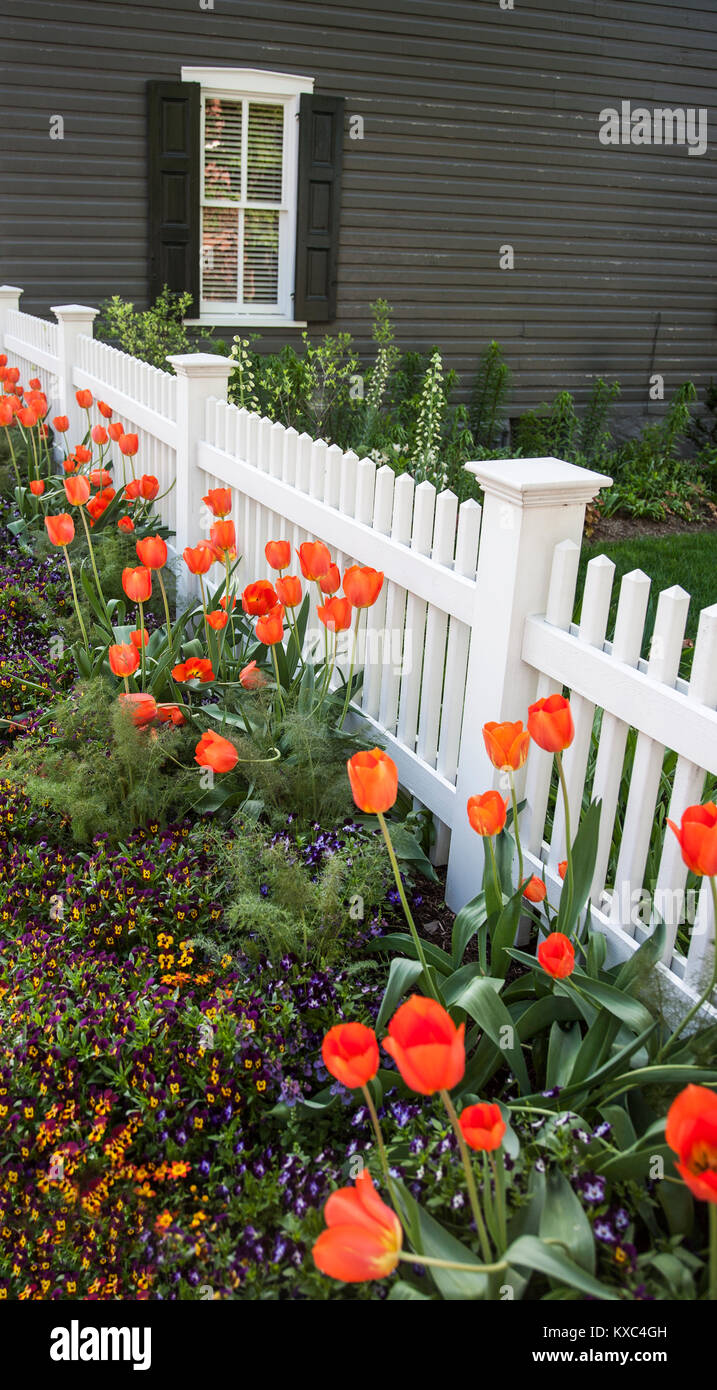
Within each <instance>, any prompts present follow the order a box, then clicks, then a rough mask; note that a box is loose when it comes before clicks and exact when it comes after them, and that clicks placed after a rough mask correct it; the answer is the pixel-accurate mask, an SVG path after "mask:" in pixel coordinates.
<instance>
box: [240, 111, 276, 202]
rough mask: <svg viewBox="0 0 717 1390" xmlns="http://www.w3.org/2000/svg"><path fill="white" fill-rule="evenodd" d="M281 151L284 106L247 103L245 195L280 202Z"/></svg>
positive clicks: (253, 199)
mask: <svg viewBox="0 0 717 1390" xmlns="http://www.w3.org/2000/svg"><path fill="white" fill-rule="evenodd" d="M283 152H284V108H283V106H264V105H263V103H260V102H254V101H252V102H250V103H249V143H248V154H247V165H248V170H247V198H248V200H249V202H254V203H280V202H281V181H282V167H283Z"/></svg>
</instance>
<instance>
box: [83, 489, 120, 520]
mask: <svg viewBox="0 0 717 1390" xmlns="http://www.w3.org/2000/svg"><path fill="white" fill-rule="evenodd" d="M114 495H115V490H114V488H112V487H106V488H103V489H102V492H97V493H96V494H95V496H94V497H91V498H90V500H89V502H88V503H87V510H88V512H89V514H90V516H91V517H92V519H93V521H96V520H97V518H98V517H100V516H102V513H103V512H106V511H107V508H108V507H109V505H110V502H111V501H112V498H113V497H114Z"/></svg>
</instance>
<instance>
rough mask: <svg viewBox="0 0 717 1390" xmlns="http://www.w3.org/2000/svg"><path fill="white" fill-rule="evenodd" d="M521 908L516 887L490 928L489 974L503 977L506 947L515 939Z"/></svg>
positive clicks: (520, 899)
mask: <svg viewBox="0 0 717 1390" xmlns="http://www.w3.org/2000/svg"><path fill="white" fill-rule="evenodd" d="M522 910H523V894H522V892H521V890H520V888H518V890H517V891H516V892H515V893H514V894H513V897H512V898H511V899H510V901H509V902H507V903H506V904H505V907H504V908H503V909H502V911H501V913H500V916H499V917H498V920H497V922H496V924H495V926H494V927H493V928H492V929H491V935H490V972H491V975H497V976H499V977H500V978H501V979H505V973H506V971H507V969H508V964H509V957H508V954H507V952H508V947H509V946H512V945H513V942H514V941H515V934H516V932H517V930H518V922H519V921H520V917H521V913H522Z"/></svg>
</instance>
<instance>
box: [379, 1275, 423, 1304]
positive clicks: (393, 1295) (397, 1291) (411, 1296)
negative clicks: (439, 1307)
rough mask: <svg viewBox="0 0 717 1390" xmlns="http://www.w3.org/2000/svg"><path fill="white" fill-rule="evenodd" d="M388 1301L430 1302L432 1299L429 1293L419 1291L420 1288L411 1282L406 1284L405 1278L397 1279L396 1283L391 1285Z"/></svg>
mask: <svg viewBox="0 0 717 1390" xmlns="http://www.w3.org/2000/svg"><path fill="white" fill-rule="evenodd" d="M388 1301H389V1302H393V1303H397V1302H399V1301H403V1302H406V1303H410V1302H413V1303H415V1302H421V1303H430V1302H431V1301H432V1300H431V1296H430V1294H427V1293H421V1291H420V1289H416V1288H414V1286H413V1284H407V1283H406V1281H405V1279H397V1280H396V1283H395V1284H392V1285H391V1292H390V1293H389V1295H388Z"/></svg>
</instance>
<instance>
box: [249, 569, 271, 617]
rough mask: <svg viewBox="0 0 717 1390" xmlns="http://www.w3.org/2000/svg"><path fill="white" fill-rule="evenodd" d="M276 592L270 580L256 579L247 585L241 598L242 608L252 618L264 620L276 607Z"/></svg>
mask: <svg viewBox="0 0 717 1390" xmlns="http://www.w3.org/2000/svg"><path fill="white" fill-rule="evenodd" d="M276 602H277V599H276V591H275V589H274V586H273V584H270V583H269V580H268V579H256V580H255V581H254V583H253V584H247V586H246V589H245V590H244V593H243V594H242V596H241V606H242V608H243V609H244V612H245V613H249V615H250V616H251V617H252V618H263V617H265V616H266V614H267V613H269V612H271V609H272V608H275V607H276Z"/></svg>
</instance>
